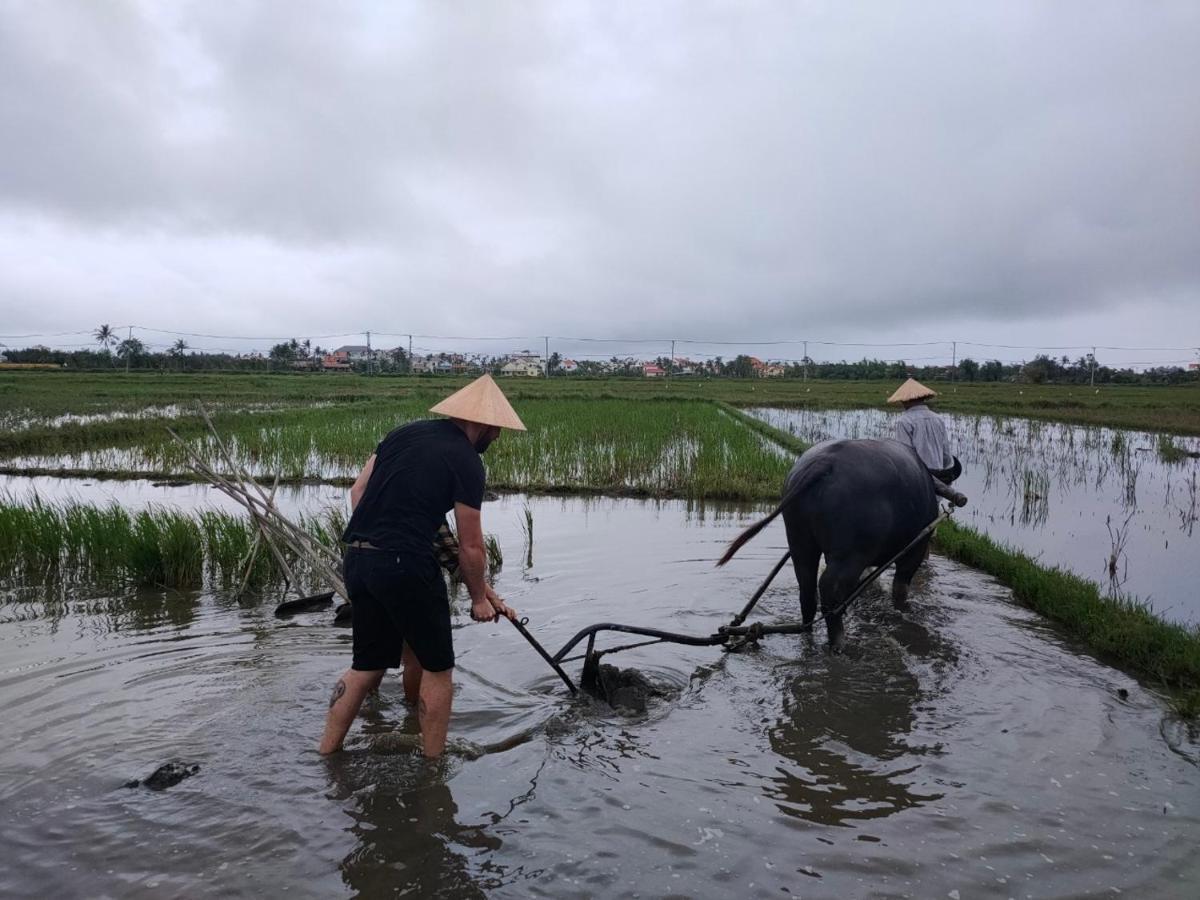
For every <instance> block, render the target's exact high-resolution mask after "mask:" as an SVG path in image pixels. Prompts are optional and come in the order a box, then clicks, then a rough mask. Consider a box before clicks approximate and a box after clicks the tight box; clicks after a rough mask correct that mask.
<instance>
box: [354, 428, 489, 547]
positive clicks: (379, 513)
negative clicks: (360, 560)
mask: <svg viewBox="0 0 1200 900" xmlns="http://www.w3.org/2000/svg"><path fill="white" fill-rule="evenodd" d="M483 487H484V473H483V461H482V460H481V459H480V458H479V454H478V453H477V452H475V448H474V447H473V446H471V442H470V440H468V439H467V436H466V434H464V433H463V431H462V429H461V428H459V427H458V426H457V425H455V424H454V423H453V422H451V421H450V420H449V419H423V420H421V421H417V422H410V423H409V424H407V425H402V426H401V427H399V428H397V429H395V430H394V431H392V432H391V433H390V434H389V435H388V436H387V437H385V438H384V439H383V440H382V441H380V443H379V447H378V448H376V450H375V466H374V468H373V469H372V470H371V477H370V478H369V479H367V488H366V490H365V491H364V492H363V495H362V498H361V499H360V500H359V501H358V506H357V507H355V510H354V514H353V515H352V516H351V517H350V522H349V523H348V524H347V525H346V532H345V534H343V535H342V540H344V541H346V542H350V541H367V542H369V543H371V544H373V545H374V546H376V547H379V548H380V549H383V550H395V551H398V552H402V553H412V554H417V555H419V556H428V557H430V558H432V556H433V539H434V537H435V535H436V534H437V530H438V526H439V525H441V523H442V521H443V520H444V518H445V516H446V513H447V512H449V511H450V510H451V509H453V508H454V504H455V503H462V504H465V505H466V506H470V507H473V508H475V509H479V508H480V507H481V506H482V505H483Z"/></svg>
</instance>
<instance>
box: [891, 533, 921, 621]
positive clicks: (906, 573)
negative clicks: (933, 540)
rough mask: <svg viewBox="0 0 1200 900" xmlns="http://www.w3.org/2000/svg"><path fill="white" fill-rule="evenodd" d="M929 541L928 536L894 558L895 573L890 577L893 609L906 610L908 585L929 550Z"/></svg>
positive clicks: (907, 606)
mask: <svg viewBox="0 0 1200 900" xmlns="http://www.w3.org/2000/svg"><path fill="white" fill-rule="evenodd" d="M929 541H930V539H929V538H927V539H925V540H924V541H922V542H921V543H919V544H917V546H915V547H913V548H912V549H911V550H909V551H908V552H907V553H905V554H904V555H903V556H902V557H900V558H899V559H898V560H896V574H895V575H894V576H893V577H892V608H893V609H899V610H906V609H908V608H909V604H908V586H909V585H910V584H911V583H912V580H913V576H914V575H916V574H917V570H918V569H919V568H921V563H923V562H925V556H926V555H927V553H928V552H929Z"/></svg>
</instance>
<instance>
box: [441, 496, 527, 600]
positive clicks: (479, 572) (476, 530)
mask: <svg viewBox="0 0 1200 900" xmlns="http://www.w3.org/2000/svg"><path fill="white" fill-rule="evenodd" d="M454 520H455V521H456V522H457V523H458V575H459V578H461V579H462V581H463V583H464V584H465V585H466V586H467V591H468V592H469V593H470V595H471V618H472V619H474V620H475V621H477V622H494V621H495V620H496V619H497V618H498V617H499V616H502V615H503V616H508V617H509V618H513V617H514V616H515V615H516V613H515V612H514V611H513V610H511V609H509V607H508V606H507V605H505V603H504V601H503V600H501V599H500V598H499V597H498V596H497V595H496V592H495V591H493V590H492V589H491V587H490V586H489V585H488V583H487V581H486V580H485V578H484V572H485V571H486V568H485V555H484V550H483V525H482V523H481V521H480V516H479V510H477V509H475V508H473V507H470V506H465V505H464V504H462V503H455V504H454Z"/></svg>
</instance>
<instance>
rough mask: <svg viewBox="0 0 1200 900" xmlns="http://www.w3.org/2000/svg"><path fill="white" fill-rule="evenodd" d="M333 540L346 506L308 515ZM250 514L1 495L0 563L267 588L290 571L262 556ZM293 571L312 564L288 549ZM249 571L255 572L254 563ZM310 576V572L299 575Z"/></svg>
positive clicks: (136, 580) (170, 583)
mask: <svg viewBox="0 0 1200 900" xmlns="http://www.w3.org/2000/svg"><path fill="white" fill-rule="evenodd" d="M303 524H304V525H305V527H307V528H308V530H309V531H310V532H311V533H312V534H314V535H315V536H317V537H318V538H319V539H320V540H321V541H322V542H324V543H326V544H327V545H329V546H334V545H336V544H337V542H338V540H339V538H340V536H341V533H342V530H343V528H344V521H343V519H342V517H341V514H340V512H338V511H329V512H327V513H326V514H324V515H321V516H309V517H307V518H305V519H304V520H303ZM254 535H255V528H254V525H253V523H251V521H250V520H249V518H248V517H245V516H238V515H234V514H231V513H228V512H224V511H219V510H202V511H198V512H186V511H181V510H178V509H173V508H169V507H163V506H158V507H150V508H148V509H143V510H140V511H137V512H129V511H127V510H125V509H124V508H123V507H121V506H119V505H117V504H115V503H114V504H110V505H107V506H101V505H97V504H88V503H78V502H73V501H67V502H62V503H47V502H44V501H41V500H38V499H36V498H35V499H34V500H33V501H31V502H15V501H13V500H11V499H10V500H6V501H3V502H0V568H2V569H3V570H4V571H5V572H6V573H7V577H6V580H18V579H19V580H22V581H26V582H28V581H43V580H61V581H69V582H74V583H79V582H86V583H88V584H108V583H126V584H134V585H142V586H155V587H161V588H180V589H190V588H200V587H204V586H209V587H219V588H232V587H238V586H240V585H241V584H242V583H243V579H244V580H245V583H246V584H247V585H249V586H251V587H261V586H263V585H267V584H273V583H278V582H279V581H280V580H281V579H282V578H283V571H282V569H281V568H280V567H279V565H278V563H277V562H276V560H275V559H274V558H273V557H272V556H271V555H270V554H269V553H267V552H265V551H264V552H260V553H257V554H255V555H254V557H253V560H252V562H251V557H250V551H251V548H252V546H253V544H254ZM284 559H285V561H286V562H287V563H288V565H289V567H290V568H291V569H292V571H293V572H297V573H303V572H304V571H305V567H304V565H303V562H302V561H301V560H298V559H297V558H296V557H295V556H294V555H287V554H285V556H284ZM248 566H249V571H248V572H247V567H248ZM298 577H303V575H298Z"/></svg>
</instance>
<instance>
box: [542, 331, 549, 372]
mask: <svg viewBox="0 0 1200 900" xmlns="http://www.w3.org/2000/svg"><path fill="white" fill-rule="evenodd" d="M543 337H544V338H545V341H546V356H545V362H543V363H542V374H543V375H544V376H545V377H546V378H549V377H550V335H548V334H547V335H543Z"/></svg>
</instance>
